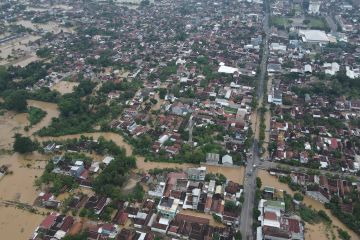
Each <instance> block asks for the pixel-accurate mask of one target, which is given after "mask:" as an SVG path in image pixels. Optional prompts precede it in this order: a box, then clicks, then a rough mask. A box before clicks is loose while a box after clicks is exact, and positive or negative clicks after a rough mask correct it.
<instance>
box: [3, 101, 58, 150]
mask: <svg viewBox="0 0 360 240" xmlns="http://www.w3.org/2000/svg"><path fill="white" fill-rule="evenodd" d="M27 102H28V105H29V106H33V107H37V108H40V109H42V110H44V111H46V112H47V114H46V116H45V117H44V118H43V119H42V120H41V121H40V122H39V123H38V124H36V125H34V126H32V127H31V128H30V129H29V131H28V132H26V131H24V128H25V127H26V126H28V125H29V121H28V114H27V113H15V112H12V111H7V112H5V113H4V115H2V116H0V132H1V135H0V148H2V149H8V150H10V149H12V143H13V141H14V139H13V136H14V135H15V133H21V134H23V135H27V136H31V135H32V134H34V133H35V132H36V131H38V130H40V129H41V128H43V127H45V126H48V125H49V124H50V123H51V119H52V118H54V117H58V116H59V114H60V112H59V110H58V108H57V105H56V104H54V103H48V102H42V101H35V100H28V101H27Z"/></svg>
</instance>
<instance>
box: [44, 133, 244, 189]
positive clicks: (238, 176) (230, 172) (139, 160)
mask: <svg viewBox="0 0 360 240" xmlns="http://www.w3.org/2000/svg"><path fill="white" fill-rule="evenodd" d="M81 135H84V136H86V137H93V138H94V139H98V138H99V137H100V136H102V137H104V138H105V139H106V140H112V141H113V142H115V143H116V144H117V145H118V146H120V147H123V148H124V149H125V150H126V154H127V155H128V156H131V155H132V153H133V149H132V146H131V145H130V144H128V143H127V142H125V140H124V138H123V137H122V136H121V135H119V134H116V133H111V132H95V133H83V134H72V135H65V136H60V137H45V138H38V140H39V141H40V140H66V139H73V138H80V136H81ZM136 164H137V168H138V169H139V170H143V171H148V170H149V169H154V168H181V169H186V168H189V167H198V166H200V165H197V164H189V163H184V164H179V163H165V162H150V161H145V158H144V157H142V156H136ZM206 167H207V169H208V172H212V173H222V174H224V175H225V176H226V177H227V178H228V179H229V180H232V181H234V182H237V183H240V184H242V183H243V181H244V168H243V167H234V168H232V167H224V166H206Z"/></svg>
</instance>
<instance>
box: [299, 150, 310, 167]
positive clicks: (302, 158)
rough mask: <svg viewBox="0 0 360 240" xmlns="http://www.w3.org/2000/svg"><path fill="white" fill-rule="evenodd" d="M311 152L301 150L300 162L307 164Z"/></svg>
mask: <svg viewBox="0 0 360 240" xmlns="http://www.w3.org/2000/svg"><path fill="white" fill-rule="evenodd" d="M308 155H309V154H308V153H307V152H301V153H300V154H299V156H300V163H302V164H307V163H308V162H309V156H308Z"/></svg>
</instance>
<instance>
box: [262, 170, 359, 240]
mask: <svg viewBox="0 0 360 240" xmlns="http://www.w3.org/2000/svg"><path fill="white" fill-rule="evenodd" d="M258 177H260V178H261V180H262V187H265V186H270V187H274V188H276V189H281V190H284V191H286V192H287V193H289V194H292V195H293V194H294V191H292V190H291V189H290V188H289V186H288V185H287V184H284V183H281V182H279V181H278V179H277V178H276V177H275V176H271V175H270V174H269V173H268V172H267V171H264V170H260V171H259V172H258ZM303 203H304V204H306V205H307V206H311V207H312V208H314V209H316V210H318V211H319V210H324V211H325V212H326V214H327V215H328V216H329V217H330V218H331V220H332V225H333V228H332V229H333V232H334V233H335V235H336V237H338V234H337V230H336V229H335V228H341V229H343V230H346V231H347V232H348V233H349V234H350V235H351V239H360V237H359V236H358V235H356V234H355V233H354V231H352V230H351V229H349V228H348V227H347V226H345V224H343V223H342V222H341V221H340V220H339V219H337V218H336V217H335V216H334V215H332V213H331V212H330V210H328V209H326V208H325V207H324V205H323V204H322V203H320V202H318V201H316V200H315V199H313V198H310V197H308V196H304V200H303ZM305 228H306V230H307V231H306V233H305V235H306V239H314V240H322V239H324V240H325V239H328V237H327V234H328V235H330V234H329V229H326V226H325V225H324V224H313V225H311V224H306V225H305ZM337 239H338V238H337Z"/></svg>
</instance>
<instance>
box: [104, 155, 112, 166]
mask: <svg viewBox="0 0 360 240" xmlns="http://www.w3.org/2000/svg"><path fill="white" fill-rule="evenodd" d="M113 160H114V157H111V156H106V157H105V158H104V159H103V160H102V163H104V164H105V165H106V166H107V165H109V164H110V163H111V161H113Z"/></svg>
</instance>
